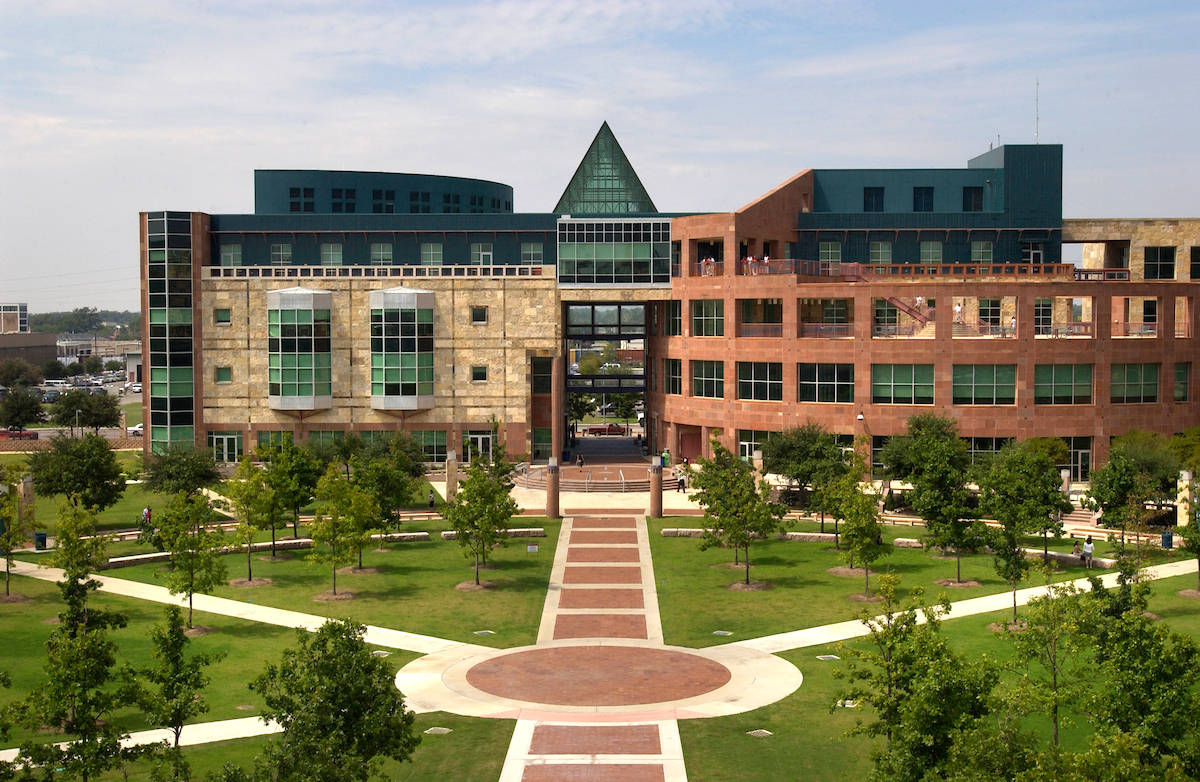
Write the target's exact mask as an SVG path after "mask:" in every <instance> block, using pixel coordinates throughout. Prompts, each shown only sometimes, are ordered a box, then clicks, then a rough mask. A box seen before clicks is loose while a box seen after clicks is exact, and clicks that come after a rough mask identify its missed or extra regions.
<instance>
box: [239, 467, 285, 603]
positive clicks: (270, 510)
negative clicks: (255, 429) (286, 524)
mask: <svg viewBox="0 0 1200 782" xmlns="http://www.w3.org/2000/svg"><path fill="white" fill-rule="evenodd" d="M225 495H226V496H227V497H229V501H230V502H231V503H232V504H233V512H234V515H235V516H237V519H238V528H237V540H238V542H239V543H242V544H243V545H245V547H246V581H248V582H252V581H254V568H253V565H252V560H253V557H252V556H251V554H252V552H253V549H254V535H255V533H257V532H258V531H259V530H260V529H266V528H268V527H269V528H270V529H271V556H275V528H276V527H277V526H279V524H280V522H281V521H282V520H283V519H282V517H283V513H282V510H283V509H282V507H281V506H280V504H279V500H278V498H277V497H276V496H275V490H274V489H273V488H271V485H270V484H269V483H268V482H267V476H266V473H265V472H264V471H263V470H261V469H259V467H258V465H256V464H255V463H254V460H253V459H252V458H250V457H249V456H243V457H242V460H241V461H240V462H238V466H237V470H236V471H235V472H234V474H233V480H231V481H229V482H228V483H227V484H225Z"/></svg>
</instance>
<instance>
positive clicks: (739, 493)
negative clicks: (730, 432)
mask: <svg viewBox="0 0 1200 782" xmlns="http://www.w3.org/2000/svg"><path fill="white" fill-rule="evenodd" d="M712 451H713V456H712V458H711V459H704V458H701V459H698V460H697V463H698V464H699V465H700V470H699V471H698V472H697V473H696V474H695V477H694V478H693V479H692V484H693V485H694V486H695V487H696V489H697V491H696V494H695V499H696V502H698V503H699V504H700V507H702V508H704V520H703V523H704V537H703V538H702V539H701V542H700V549H701V551H703V550H705V549H707V548H711V547H712V546H721V547H724V548H732V549H733V550H734V551H738V550H741V551H743V552H744V553H745V555H746V556H745V563H746V579H745V583H746V584H749V583H750V541H752V540H754V539H756V538H766V537H768V536H770V535H773V534H775V533H776V532H778V531H779V527H780V525H781V523H782V519H783V516H784V513H785V512H786V508H784V507H783V506H782V505H779V504H777V503H773V502H771V500H770V497H771V486H770V484H768V483H767V482H766V481H759V480H757V479H756V476H755V474H754V470H753V468H751V467H750V465H749V464H747V463H746V462H744V461H742V460H741V459H739V458H738V457H737V456H736V455H735V454H734V453H733V452H732V451H730V450H729V449H728V448H726V447H725V446H723V445H721V443H720V442H718V441H717V440H716V439H713V441H712Z"/></svg>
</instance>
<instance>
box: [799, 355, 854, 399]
mask: <svg viewBox="0 0 1200 782" xmlns="http://www.w3.org/2000/svg"><path fill="white" fill-rule="evenodd" d="M796 373H797V375H798V376H799V378H800V383H799V386H800V392H799V399H800V401H801V402H847V403H849V402H853V401H854V365H853V364H799V365H798V366H797V371H796Z"/></svg>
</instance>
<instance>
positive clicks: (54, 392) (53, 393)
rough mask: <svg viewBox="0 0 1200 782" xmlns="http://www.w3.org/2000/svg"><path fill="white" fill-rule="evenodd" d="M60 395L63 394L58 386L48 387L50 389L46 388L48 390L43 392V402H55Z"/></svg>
mask: <svg viewBox="0 0 1200 782" xmlns="http://www.w3.org/2000/svg"><path fill="white" fill-rule="evenodd" d="M60 396H62V393H61V392H59V390H58V389H57V388H48V389H46V392H45V393H44V394H42V402H43V404H47V405H48V404H51V403H53V402H54V401H55V400H56V399H58V398H59V397H60Z"/></svg>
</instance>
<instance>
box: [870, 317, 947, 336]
mask: <svg viewBox="0 0 1200 782" xmlns="http://www.w3.org/2000/svg"><path fill="white" fill-rule="evenodd" d="M934 330H935V327H934V324H933V323H932V322H929V323H921V322H920V321H912V322H909V323H899V324H895V323H876V324H875V325H874V326H872V327H871V336H872V337H874V338H876V339H933V336H934Z"/></svg>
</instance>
